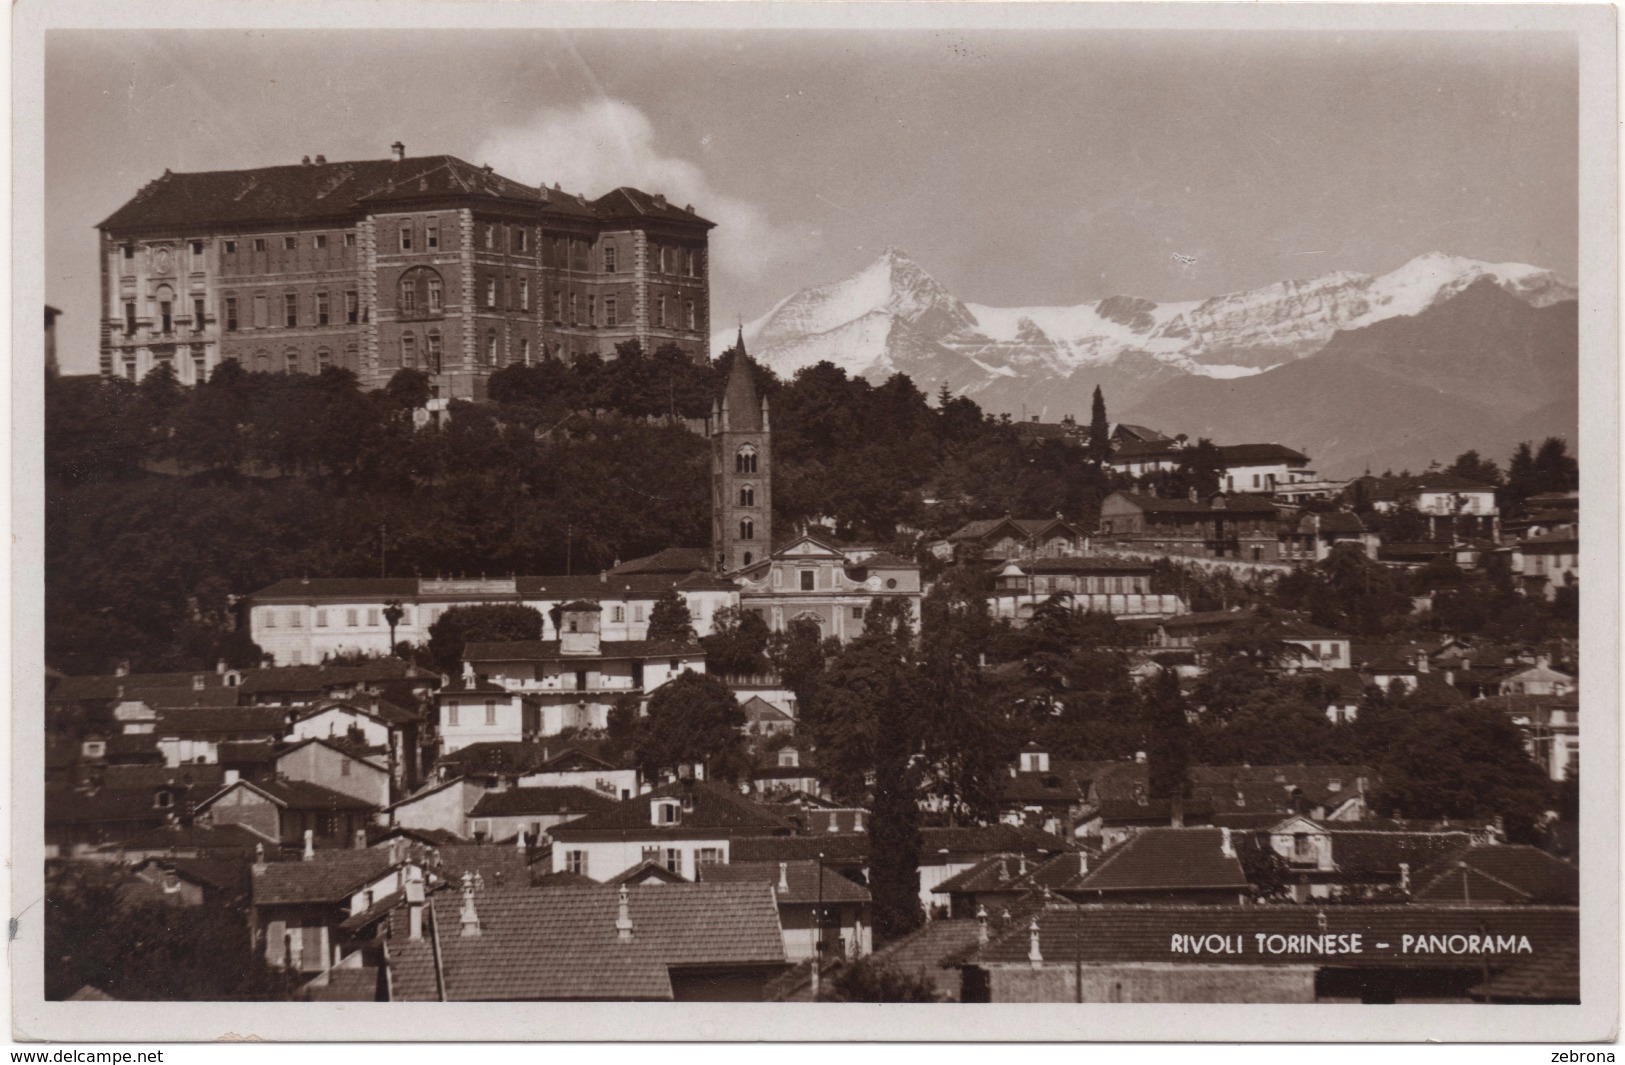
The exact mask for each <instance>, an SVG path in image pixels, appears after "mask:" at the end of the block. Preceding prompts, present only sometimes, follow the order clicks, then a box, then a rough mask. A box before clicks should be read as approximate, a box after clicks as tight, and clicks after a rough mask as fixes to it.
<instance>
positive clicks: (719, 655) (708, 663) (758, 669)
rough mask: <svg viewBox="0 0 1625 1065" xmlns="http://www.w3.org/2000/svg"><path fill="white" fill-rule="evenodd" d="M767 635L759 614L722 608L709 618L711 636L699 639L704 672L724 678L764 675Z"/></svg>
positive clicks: (765, 623)
mask: <svg viewBox="0 0 1625 1065" xmlns="http://www.w3.org/2000/svg"><path fill="white" fill-rule="evenodd" d="M771 636H772V633H771V632H769V631H768V628H767V622H765V621H763V620H762V616H761V615H760V614H758V613H756V612H754V611H751V610H741V609H740V608H739V607H722V608H721V609H719V610H718V611H717V612H716V614H715V615H713V617H712V619H711V634H710V635H709V636H706V637H705V638H703V639H702V640H700V644H701V646H703V647H704V648H705V669H706V672H708V673H715V674H718V675H720V676H724V677H752V676H757V675H759V674H762V673H766V672H767V670H768V666H769V663H768V659H767V645H768V640H769V638H770V637H771Z"/></svg>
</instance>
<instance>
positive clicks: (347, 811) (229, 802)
mask: <svg viewBox="0 0 1625 1065" xmlns="http://www.w3.org/2000/svg"><path fill="white" fill-rule="evenodd" d="M377 809H378V807H377V806H376V805H374V804H373V803H371V802H368V801H367V800H365V799H358V798H356V797H355V796H353V795H346V794H344V793H343V792H339V791H334V790H333V789H331V788H326V787H323V786H321V785H320V784H311V783H308V782H306V781H302V780H283V779H280V778H279V779H275V780H265V781H260V782H259V783H254V782H251V781H247V780H237V781H234V782H232V783H229V784H227V785H226V786H225V787H224V788H222V789H221V790H220V791H218V792H216V793H215V794H213V795H211V796H209V797H208V798H207V799H205V800H203V801H202V802H201V803H199V804H198V807H197V816H198V818H199V819H201V820H202V821H203V823H205V824H209V825H216V826H220V825H241V826H243V827H244V828H249V829H252V830H253V831H255V832H257V833H259V834H260V835H262V836H266V837H268V838H270V839H274V840H278V841H280V843H281V845H282V847H283V849H285V850H293V849H296V848H299V847H301V846H302V847H303V848H304V852H305V853H310V852H311V850H312V849H313V848H314V847H316V846H321V847H323V848H327V849H333V848H344V847H349V846H351V845H353V842H354V840H355V836H356V833H358V832H360V833H365V831H366V828H367V825H368V824H369V823H371V821H372V814H373V812H374V811H375V810H377Z"/></svg>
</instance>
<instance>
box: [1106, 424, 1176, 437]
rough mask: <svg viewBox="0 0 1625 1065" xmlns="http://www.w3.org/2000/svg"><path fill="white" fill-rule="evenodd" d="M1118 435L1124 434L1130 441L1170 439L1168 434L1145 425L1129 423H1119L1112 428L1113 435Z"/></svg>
mask: <svg viewBox="0 0 1625 1065" xmlns="http://www.w3.org/2000/svg"><path fill="white" fill-rule="evenodd" d="M1118 433H1122V434H1123V435H1124V436H1125V437H1128V438H1130V439H1138V440H1167V439H1169V437H1168V434H1166V433H1159V432H1158V431H1157V430H1155V429H1152V428H1149V427H1147V426H1144V425H1132V424H1130V423H1128V422H1118V423H1117V424H1116V425H1115V426H1113V427H1112V435H1113V436H1116V435H1117V434H1118Z"/></svg>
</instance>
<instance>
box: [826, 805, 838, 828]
mask: <svg viewBox="0 0 1625 1065" xmlns="http://www.w3.org/2000/svg"><path fill="white" fill-rule="evenodd" d="M840 830H841V815H840V814H839V813H838V812H836V811H833V810H832V811H830V815H829V827H828V828H826V829H825V831H826V832H839V831H840Z"/></svg>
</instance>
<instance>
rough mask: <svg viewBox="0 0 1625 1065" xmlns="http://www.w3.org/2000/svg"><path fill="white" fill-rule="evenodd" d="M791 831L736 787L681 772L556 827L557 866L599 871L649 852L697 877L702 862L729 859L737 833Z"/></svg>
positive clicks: (610, 871) (648, 856)
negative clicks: (680, 777)
mask: <svg viewBox="0 0 1625 1065" xmlns="http://www.w3.org/2000/svg"><path fill="white" fill-rule="evenodd" d="M789 831H790V828H789V826H788V825H786V824H785V823H784V822H783V821H782V820H781V819H779V818H777V817H774V816H773V815H771V814H769V813H767V812H765V811H763V810H762V809H761V808H760V807H758V806H756V805H755V804H754V803H751V802H749V801H748V800H746V799H743V798H741V797H740V796H739V795H738V793H736V792H730V791H729V790H728V789H726V788H722V787H719V786H717V785H715V784H710V783H707V782H705V781H698V780H680V781H675V782H673V783H671V784H667V785H665V786H663V787H659V788H656V789H654V790H653V791H651V792H648V793H647V794H644V795H639V796H637V797H635V798H631V799H627V800H624V801H622V802H618V803H616V804H615V805H614V806H611V807H609V808H607V809H602V810H598V811H596V812H593V813H589V814H587V815H586V816H584V817H581V818H577V819H574V820H571V821H570V822H569V823H567V824H561V825H558V826H557V827H555V828H554V829H552V831H551V835H552V837H553V866H552V871H553V872H565V871H568V872H572V873H580V874H581V875H582V876H589V877H593V878H594V879H599V878H607V877H610V876H613V875H614V874H616V873H619V872H620V871H621V870H623V869H628V868H630V867H632V866H634V865H636V864H638V863H639V862H641V861H645V860H652V861H658V862H660V863H661V864H662V865H664V866H666V868H668V869H670V870H671V871H672V872H674V873H680V874H681V875H682V876H684V877H685V878H687V879H689V880H694V879H696V875H695V871H696V869H697V868H698V867H699V866H700V865H702V864H705V863H707V862H726V861H728V860H729V848H730V846H731V844H732V843H733V841H734V840H735V839H736V838H739V837H744V836H771V835H782V834H787V833H788V832H789Z"/></svg>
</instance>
